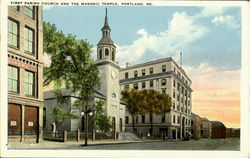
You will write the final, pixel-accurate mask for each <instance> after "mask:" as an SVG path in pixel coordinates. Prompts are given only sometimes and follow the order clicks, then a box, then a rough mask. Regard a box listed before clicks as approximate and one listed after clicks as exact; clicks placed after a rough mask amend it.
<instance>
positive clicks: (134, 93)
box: [121, 89, 172, 134]
mask: <svg viewBox="0 0 250 158" xmlns="http://www.w3.org/2000/svg"><path fill="white" fill-rule="evenodd" d="M121 94H122V100H123V101H125V102H126V108H127V110H128V112H129V113H130V114H131V116H132V126H133V130H134V117H135V115H138V114H146V113H149V115H150V117H151V120H152V121H151V130H150V131H151V134H152V131H153V130H152V128H153V114H164V113H166V112H168V111H170V109H171V106H172V102H171V97H170V96H169V95H167V94H163V93H160V92H159V91H156V90H153V89H145V90H136V89H131V90H124V91H122V93H121Z"/></svg>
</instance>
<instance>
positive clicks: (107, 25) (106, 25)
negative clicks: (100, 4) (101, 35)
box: [102, 8, 110, 30]
mask: <svg viewBox="0 0 250 158" xmlns="http://www.w3.org/2000/svg"><path fill="white" fill-rule="evenodd" d="M104 28H107V29H109V30H110V28H109V23H108V10H107V8H106V14H105V21H104V26H103V28H102V29H104Z"/></svg>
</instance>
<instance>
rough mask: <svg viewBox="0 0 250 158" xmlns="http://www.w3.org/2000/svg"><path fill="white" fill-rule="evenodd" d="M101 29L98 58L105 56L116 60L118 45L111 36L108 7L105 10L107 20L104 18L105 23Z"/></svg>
mask: <svg viewBox="0 0 250 158" xmlns="http://www.w3.org/2000/svg"><path fill="white" fill-rule="evenodd" d="M101 31H102V38H101V40H100V41H99V42H98V44H97V59H104V58H105V59H110V60H112V61H115V50H116V47H115V45H114V42H113V41H112V40H111V37H110V32H111V29H110V27H109V23H108V11H107V8H106V10H105V20H104V25H103V27H102V29H101Z"/></svg>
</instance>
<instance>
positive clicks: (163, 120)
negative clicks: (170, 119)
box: [161, 114, 166, 123]
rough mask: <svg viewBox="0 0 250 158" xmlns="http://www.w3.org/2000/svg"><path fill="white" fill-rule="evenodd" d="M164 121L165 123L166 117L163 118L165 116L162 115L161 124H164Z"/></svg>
mask: <svg viewBox="0 0 250 158" xmlns="http://www.w3.org/2000/svg"><path fill="white" fill-rule="evenodd" d="M165 121H166V116H165V114H163V115H162V116H161V122H162V123H165Z"/></svg>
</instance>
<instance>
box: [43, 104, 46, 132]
mask: <svg viewBox="0 0 250 158" xmlns="http://www.w3.org/2000/svg"><path fill="white" fill-rule="evenodd" d="M43 128H44V129H45V128H46V108H45V107H44V108H43Z"/></svg>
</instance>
